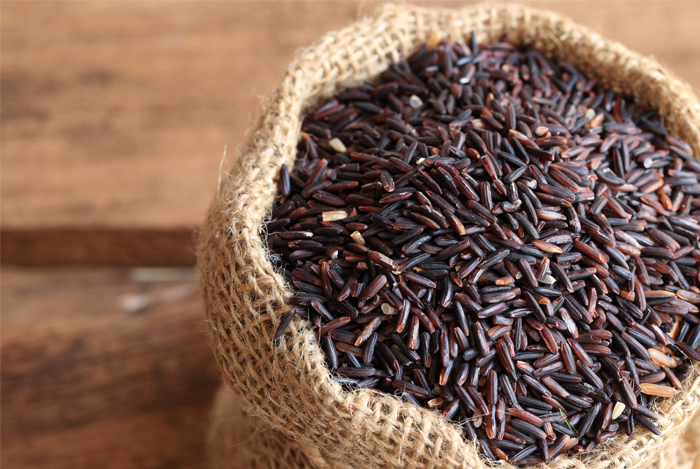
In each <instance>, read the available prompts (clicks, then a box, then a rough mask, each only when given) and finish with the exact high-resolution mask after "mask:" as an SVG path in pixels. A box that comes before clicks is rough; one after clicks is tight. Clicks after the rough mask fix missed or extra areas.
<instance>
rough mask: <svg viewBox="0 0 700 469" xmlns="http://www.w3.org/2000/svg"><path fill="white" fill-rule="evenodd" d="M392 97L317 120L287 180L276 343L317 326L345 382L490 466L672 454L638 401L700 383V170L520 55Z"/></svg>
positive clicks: (629, 117) (649, 116)
mask: <svg viewBox="0 0 700 469" xmlns="http://www.w3.org/2000/svg"><path fill="white" fill-rule="evenodd" d="M532 65H534V66H532ZM380 78H381V83H380V84H379V85H374V86H373V85H369V84H365V85H360V86H358V87H355V88H351V89H349V90H346V91H343V92H342V93H340V94H339V95H338V96H336V98H332V99H330V100H329V101H327V102H326V103H324V104H322V105H321V106H320V107H318V108H317V109H316V110H314V111H313V112H312V113H310V114H309V116H308V117H307V118H306V119H305V121H304V123H303V125H302V137H301V139H300V142H299V145H298V153H299V159H298V160H297V164H296V166H295V167H294V168H293V169H292V170H291V171H290V170H289V169H288V168H287V167H286V166H285V165H282V166H281V167H280V171H279V178H278V180H277V187H278V190H279V193H280V195H281V198H280V200H279V203H278V204H277V205H276V206H275V207H274V208H273V210H272V213H271V219H270V221H269V222H268V224H267V232H268V233H269V236H268V246H269V248H270V250H271V251H272V252H273V253H274V254H273V257H272V258H273V259H274V260H275V262H277V263H279V264H280V272H281V273H283V274H285V275H286V276H287V277H289V278H290V280H291V281H292V283H294V285H295V286H296V288H297V290H298V291H299V293H297V295H296V296H295V297H292V298H290V299H289V303H290V304H291V305H293V309H292V310H290V311H289V312H288V313H286V314H285V315H284V316H283V317H282V320H281V321H280V324H279V326H278V329H277V330H276V334H275V339H278V338H279V337H281V335H282V334H283V333H284V331H285V330H286V328H287V327H288V325H289V323H290V322H291V319H292V318H293V316H294V314H299V315H300V316H305V317H308V318H309V320H310V321H311V322H312V323H313V324H314V325H316V326H318V327H319V329H320V330H319V338H320V340H321V343H322V346H323V350H324V352H325V354H326V358H327V360H328V365H329V368H330V369H332V370H337V371H336V373H337V376H336V380H337V381H338V382H340V383H342V384H343V385H344V386H348V387H350V388H355V389H358V388H368V389H377V390H380V391H384V392H395V393H396V394H397V395H400V396H402V398H403V399H404V400H405V401H407V402H410V403H412V404H414V405H417V406H422V407H430V408H431V409H433V410H434V411H436V412H438V413H440V414H441V415H442V416H443V417H444V418H446V419H447V420H452V421H459V422H461V423H462V428H463V429H464V434H465V437H466V438H468V439H470V440H479V442H480V446H481V448H482V450H483V452H484V454H485V456H486V457H489V458H492V459H504V460H506V459H507V460H509V461H510V462H512V463H515V464H535V463H539V462H544V461H549V460H551V459H553V458H555V457H556V456H558V455H559V454H561V453H562V452H563V451H564V448H570V450H569V451H570V452H572V453H576V452H581V451H587V450H590V449H592V448H594V447H595V446H596V445H597V444H600V443H602V442H604V441H606V440H607V439H609V438H611V437H612V436H613V435H614V434H615V432H616V431H618V430H621V429H622V428H624V429H625V431H626V432H627V433H628V434H631V433H632V432H634V429H635V423H638V424H640V425H641V426H642V427H645V428H647V429H649V430H650V431H651V432H653V433H657V434H658V432H659V430H658V428H657V427H656V426H655V425H654V424H653V423H652V420H655V419H657V418H658V417H657V416H656V414H655V413H653V412H652V411H650V410H649V408H648V406H649V405H650V404H651V402H652V401H653V397H652V396H647V395H646V394H644V393H641V387H640V384H644V383H649V384H660V385H663V386H667V387H675V388H677V389H682V387H683V384H682V379H684V378H685V377H686V376H687V375H688V373H689V371H690V367H689V363H690V360H692V361H700V353H698V352H697V349H698V347H700V315H699V314H698V307H697V306H696V305H698V304H700V289H698V286H699V285H698V284H699V279H698V265H699V261H700V250H698V249H697V244H698V240H700V223H698V221H700V209H698V206H700V200H697V196H698V195H700V184H698V183H697V181H698V179H700V164H698V163H695V161H694V159H693V150H692V148H691V147H690V146H688V145H687V144H685V143H683V142H681V141H679V140H677V139H675V138H673V137H671V136H670V135H668V133H667V132H666V131H665V130H664V129H663V128H662V127H661V126H660V124H659V118H658V116H657V115H656V114H655V113H653V112H646V111H642V110H635V109H636V108H635V106H633V105H631V103H630V101H627V100H625V99H624V98H623V97H621V96H619V95H617V94H615V93H612V92H607V91H605V90H603V89H601V88H600V87H599V86H598V85H596V81H595V80H589V79H587V78H585V77H584V76H583V75H582V74H581V73H580V72H578V71H577V70H575V69H574V68H573V67H571V66H570V65H568V64H560V65H557V64H554V63H552V62H549V61H548V60H547V59H546V58H545V57H544V56H543V55H542V54H541V53H539V52H537V51H534V50H531V49H528V48H516V47H514V46H512V45H511V44H510V43H508V42H507V38H504V40H503V42H501V43H498V44H494V45H481V44H478V43H477V42H476V39H475V36H474V35H472V36H471V41H470V44H469V46H465V45H460V44H449V43H441V44H439V45H437V46H436V47H435V48H434V49H429V48H428V47H427V46H423V47H422V48H420V49H419V51H417V52H416V53H414V54H413V55H412V56H410V57H409V58H408V59H407V61H406V62H404V63H402V64H401V65H398V66H392V67H391V68H390V70H389V71H387V72H385V73H383V74H381V76H380ZM334 139H337V141H336V140H334ZM332 140H334V141H332ZM338 150H343V151H342V152H339V151H338ZM327 220H330V221H327ZM650 350H652V351H651V352H650ZM660 354H661V355H664V356H661V355H660ZM652 356H653V357H652ZM664 357H665V358H664ZM669 357H673V358H674V360H675V361H669ZM652 359H653V360H654V361H652ZM655 362H656V363H655ZM673 363H676V367H675V368H671V367H670V365H672V364H673ZM667 365H669V366H667ZM437 397H439V398H440V399H436V400H433V399H434V398H437ZM619 401H621V402H623V403H625V404H626V406H627V410H626V411H625V412H623V413H622V415H620V416H619V417H618V418H617V419H616V420H612V418H611V416H612V409H613V408H614V405H615V403H616V402H619ZM429 402H430V403H429ZM630 409H634V412H631V411H630ZM574 429H577V430H578V431H575V430H574ZM572 439H573V440H572Z"/></svg>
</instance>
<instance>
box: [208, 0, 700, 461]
mask: <svg viewBox="0 0 700 469" xmlns="http://www.w3.org/2000/svg"><path fill="white" fill-rule="evenodd" d="M472 30H474V31H476V32H477V35H478V38H479V40H481V41H485V42H487V41H493V40H497V39H498V38H499V37H500V36H501V35H502V34H504V33H508V34H509V36H510V38H511V40H513V41H514V42H517V43H528V44H532V45H534V46H535V47H537V48H538V49H541V50H543V51H546V52H547V53H548V54H550V55H551V56H554V57H555V58H557V59H565V60H566V61H567V62H569V63H572V64H573V65H574V66H576V67H578V68H579V69H581V70H583V71H584V72H586V73H588V74H591V75H595V76H597V77H599V78H600V80H601V81H602V83H604V84H605V85H607V86H608V87H610V88H612V89H614V90H616V91H624V92H626V93H633V94H634V95H635V96H636V97H637V98H638V99H639V100H641V101H644V102H646V103H647V104H649V105H651V106H653V107H655V108H657V109H659V111H660V113H661V115H662V116H663V117H664V119H665V125H666V126H667V128H669V129H670V131H671V132H672V133H673V134H675V135H676V136H677V137H680V138H682V139H683V140H685V141H686V142H688V143H690V144H691V145H692V146H693V148H694V149H695V152H696V154H700V129H699V127H698V126H699V123H700V105H699V104H698V101H697V98H696V97H695V96H694V95H693V93H692V91H691V89H690V88H689V87H688V86H687V85H686V84H684V83H683V82H681V81H680V80H679V79H678V78H676V77H675V75H673V74H672V73H670V72H668V71H667V70H665V69H664V68H663V67H661V66H660V65H659V64H658V63H657V62H655V61H654V60H652V59H649V58H646V57H643V56H641V55H639V54H636V53H634V52H631V51H629V50H628V49H626V48H625V47H623V46H622V45H620V44H617V43H614V42H611V41H607V40H605V39H603V38H601V37H600V36H599V35H597V34H595V33H594V32H592V31H590V30H589V29H587V28H584V27H581V26H579V25H576V24H575V23H573V22H572V21H570V20H568V19H565V18H562V17H560V16H558V15H556V14H554V13H550V12H544V11H539V10H534V9H530V8H526V7H523V6H519V5H498V4H482V5H477V6H473V7H469V8H465V9H461V10H443V9H424V8H418V7H414V6H410V5H402V6H385V7H383V8H381V9H379V10H378V12H377V13H376V15H375V16H373V17H371V18H367V19H364V20H362V21H359V22H357V23H355V24H353V25H351V26H349V27H347V28H345V29H343V30H341V31H338V32H334V33H330V34H327V35H326V36H324V37H323V38H322V39H321V40H319V41H318V42H317V43H315V44H313V45H312V46H310V47H309V48H307V49H305V50H303V51H301V52H300V53H299V55H298V57H297V58H296V59H295V60H294V61H293V62H292V63H291V65H290V66H289V68H288V70H287V72H286V75H285V77H284V79H283V81H282V83H281V84H280V86H279V87H277V89H276V90H275V91H274V92H273V94H272V96H271V98H270V99H269V100H268V101H267V103H266V104H265V105H264V107H263V110H262V118H261V120H260V122H259V123H258V125H257V126H256V128H255V130H254V132H253V133H252V135H251V138H250V140H249V142H248V143H247V145H246V146H245V148H244V149H243V151H242V155H241V156H240V157H239V158H238V159H237V161H236V163H235V164H234V166H233V168H232V169H231V171H230V172H229V176H228V178H227V179H226V180H225V181H224V182H223V184H222V185H221V187H220V188H219V191H218V193H217V195H216V199H215V201H214V203H213V204H212V207H211V209H210V211H209V214H208V218H207V220H206V223H205V225H204V227H203V229H202V233H201V238H200V242H199V248H198V251H199V272H200V275H201V281H202V286H203V290H204V296H205V299H206V311H207V316H208V322H207V324H208V340H209V343H210V345H211V348H212V351H213V353H214V356H215V358H216V360H217V362H218V365H219V368H220V370H221V373H222V375H223V377H224V380H225V381H226V383H227V384H228V385H229V386H230V387H231V388H232V389H233V390H234V391H235V392H236V393H237V394H238V395H239V396H240V401H241V404H242V407H243V408H244V410H246V411H247V412H249V413H251V414H252V415H254V416H256V417H258V418H260V419H261V420H262V421H263V422H264V423H265V424H266V425H268V426H269V427H270V428H273V429H275V430H277V431H278V432H279V433H280V434H282V435H284V436H285V437H287V438H289V439H292V440H295V441H296V442H297V443H298V446H299V448H301V449H302V451H304V452H305V454H314V455H318V458H316V460H317V461H322V463H321V464H327V465H334V464H338V463H342V464H343V465H346V466H347V467H355V468H367V467H387V468H391V467H411V468H434V467H445V468H453V467H461V468H467V467H469V468H485V467H487V466H490V465H491V463H488V462H486V461H485V460H484V459H483V458H482V457H481V456H480V455H479V453H478V452H477V451H476V449H475V447H474V446H473V445H472V444H471V443H466V442H465V441H464V440H463V439H462V437H461V436H460V435H459V433H458V432H457V430H456V429H455V427H454V426H452V425H449V424H447V423H446V422H445V421H444V420H442V419H441V418H440V417H439V416H437V415H435V414H433V413H430V412H428V411H426V410H424V409H419V408H416V407H414V406H412V405H409V404H407V403H405V402H402V401H400V400H399V399H397V398H395V397H392V396H389V395H386V394H380V393H377V392H373V391H369V390H362V391H357V392H348V391H345V390H343V389H342V388H341V386H340V385H338V384H337V383H335V382H334V381H333V380H332V378H331V376H330V373H329V370H328V368H327V367H326V366H325V365H324V359H323V352H322V351H321V348H320V347H319V345H318V341H317V339H316V338H315V336H314V332H313V330H312V329H311V327H310V326H309V324H308V323H307V322H306V321H304V320H301V319H295V320H294V321H293V322H292V324H291V326H290V328H289V330H288V332H287V333H286V334H285V335H284V337H283V338H282V339H280V340H278V341H277V342H275V343H273V341H272V337H273V335H274V332H275V329H276V327H277V325H278V324H279V320H280V319H281V317H282V315H283V314H284V312H285V311H287V310H288V308H289V307H288V306H287V305H286V304H285V298H287V297H288V296H289V295H290V294H291V291H290V289H289V288H288V286H287V285H286V284H285V282H284V280H283V278H282V277H281V276H280V275H278V274H277V273H276V272H275V269H274V268H273V266H272V265H271V264H270V263H269V262H268V261H267V260H266V259H267V258H266V250H265V247H264V246H263V243H262V241H261V237H260V236H261V234H262V231H263V228H262V227H263V221H264V219H265V217H266V215H267V214H268V213H269V211H270V209H271V207H272V204H273V202H274V200H275V196H276V185H275V183H274V179H275V176H276V174H277V171H278V168H279V166H280V165H281V164H282V163H286V164H287V165H292V164H293V163H294V159H295V156H296V143H297V140H298V138H299V129H300V125H301V119H302V116H303V113H304V112H305V110H306V109H308V108H309V107H310V106H311V105H313V104H315V103H317V102H318V101H319V100H320V99H321V98H323V97H328V96H331V95H333V94H334V93H336V92H338V91H339V90H341V89H343V88H345V87H348V86H352V85H356V84H358V83H360V82H363V81H366V80H370V79H372V78H373V77H375V76H377V75H378V74H379V72H381V71H382V70H383V69H385V68H386V67H387V65H388V64H389V63H390V62H394V61H398V60H400V59H401V58H402V57H405V56H406V55H407V54H409V53H410V52H411V51H412V50H413V49H414V48H415V47H416V46H418V45H419V44H421V43H423V42H426V41H428V40H429V39H430V40H431V41H435V40H438V39H449V40H452V41H463V40H464V37H465V34H468V33H469V32H470V31H472ZM699 371H700V367H696V369H695V370H694V372H693V373H691V375H690V376H689V378H688V379H687V380H686V381H685V383H684V385H685V389H684V390H683V391H682V392H679V393H678V394H677V395H676V396H675V397H674V398H673V399H671V400H668V401H666V402H664V403H663V404H662V406H660V407H659V408H658V409H657V410H658V412H659V413H660V415H661V418H660V420H659V422H658V426H659V428H660V429H661V431H662V435H661V436H660V437H655V436H653V435H652V434H651V433H649V432H648V431H646V430H644V429H642V428H639V429H638V431H637V432H636V433H635V435H634V436H632V437H627V436H625V435H619V436H617V437H615V438H614V439H612V440H611V441H609V442H608V443H607V444H605V445H603V446H602V447H600V448H598V449H597V450H595V451H593V452H590V453H587V454H584V455H580V456H578V457H569V458H567V457H559V458H558V459H557V460H556V461H554V462H551V463H550V464H549V467H552V468H569V467H577V468H584V467H589V468H595V469H603V468H608V467H618V468H623V467H624V468H641V467H647V466H649V465H650V464H651V463H652V462H653V461H655V460H656V459H657V458H658V456H659V454H660V452H661V450H662V449H663V448H664V447H665V446H666V445H667V444H668V443H669V442H671V441H675V440H676V439H677V437H678V435H679V434H681V433H682V432H683V431H685V429H686V427H687V426H688V424H689V422H690V421H691V419H692V417H693V415H694V414H695V412H696V410H697V409H698V406H699V405H700V373H699ZM500 464H501V465H507V464H506V463H500ZM317 465H319V464H317Z"/></svg>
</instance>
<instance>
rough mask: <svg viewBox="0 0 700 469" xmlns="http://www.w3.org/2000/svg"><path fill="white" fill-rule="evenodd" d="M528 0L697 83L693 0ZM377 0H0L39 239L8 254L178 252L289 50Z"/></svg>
mask: <svg viewBox="0 0 700 469" xmlns="http://www.w3.org/2000/svg"><path fill="white" fill-rule="evenodd" d="M528 3H529V4H531V5H533V6H537V7H541V8H551V9H552V10H556V11H559V12H562V13H564V14H566V15H569V16H571V17H572V18H573V19H575V20H576V21H579V22H580V23H582V24H586V25H589V26H591V27H593V29H595V30H597V31H599V32H600V33H602V34H603V35H604V36H607V37H609V38H612V39H616V40H619V41H621V42H623V43H624V44H626V45H627V46H629V47H631V48H632V49H636V50H638V51H640V52H643V53H646V54H651V55H654V56H656V57H657V58H658V59H660V60H661V61H662V62H663V63H665V64H667V65H668V66H669V67H670V68H672V69H673V70H675V71H676V72H677V73H678V74H680V75H681V76H682V77H683V78H685V79H686V80H688V81H689V82H690V83H691V84H692V85H693V86H694V87H695V88H698V87H699V86H700V28H697V25H696V18H697V17H698V16H699V15H700V3H699V2H685V1H615V2H610V1H569V2H556V1H532V2H528ZM378 4H379V3H378V2H375V1H367V2H364V1H359V0H358V1H340V2H317V1H300V2H179V1H169V0H167V1H145V2H99V1H93V2H3V3H2V15H1V17H0V35H1V38H0V39H1V40H0V48H1V49H0V67H2V77H1V79H2V89H3V99H2V102H1V103H0V113H1V117H2V127H1V129H0V151H1V152H2V156H3V171H2V174H1V175H0V183H1V186H2V189H1V190H2V200H1V204H2V205H1V209H2V222H3V223H2V225H3V227H2V229H3V233H2V234H3V236H4V235H5V230H14V231H12V232H13V233H19V232H20V230H32V231H33V234H32V237H33V238H32V239H34V240H38V242H27V243H24V244H22V243H19V242H17V243H14V244H13V248H12V250H11V251H7V250H3V253H2V257H3V260H4V261H7V260H10V261H12V262H16V263H22V262H23V261H26V262H30V263H34V262H37V261H41V259H42V258H45V259H46V261H47V262H48V261H54V262H56V261H57V260H61V261H63V259H65V260H69V261H71V260H72V261H74V262H89V261H91V260H92V259H95V260H96V262H102V261H103V260H104V258H105V257H104V252H103V251H102V250H101V249H102V248H101V247H99V246H103V245H105V244H106V245H113V244H117V243H118V242H119V240H120V238H121V233H122V232H121V231H119V230H134V233H135V232H139V233H142V234H143V236H140V237H133V238H130V239H131V240H132V241H131V242H133V243H134V244H139V243H146V244H147V243H148V240H149V236H150V232H151V231H155V230H163V231H162V232H161V233H169V232H171V231H172V232H174V233H175V235H174V236H173V238H172V240H171V242H169V243H167V244H169V245H171V246H173V248H174V249H175V252H174V254H173V257H174V258H177V259H182V258H183V257H182V252H183V250H184V251H186V250H187V249H188V248H187V247H186V246H185V245H184V244H182V243H183V240H182V236H181V234H182V231H183V230H193V229H194V228H196V227H197V226H199V225H200V223H201V221H202V219H203V217H204V214H205V211H206V207H207V205H208V204H209V201H210V200H211V197H212V195H213V193H214V191H215V189H216V186H217V181H218V174H219V166H220V164H221V163H222V156H223V154H224V148H227V153H226V158H225V161H224V162H223V167H224V169H225V168H226V167H228V166H229V165H230V164H231V162H232V160H233V159H234V158H235V156H236V154H237V152H236V149H237V148H240V146H241V145H242V143H243V141H244V138H245V132H246V130H247V129H248V128H249V126H250V123H251V122H252V120H253V116H254V114H255V109H256V106H257V103H258V102H259V99H260V97H261V96H264V95H266V94H267V93H268V92H269V91H270V90H271V89H272V88H273V87H274V86H275V85H276V84H277V83H278V82H279V80H280V78H281V76H282V73H283V72H284V70H285V68H286V66H287V64H288V63H289V62H290V60H291V59H292V57H293V55H294V52H295V51H296V50H297V49H298V48H299V47H302V46H304V45H307V44H309V43H311V42H312V41H313V40H314V39H316V38H318V37H320V36H321V35H322V34H323V33H325V32H326V31H329V30H332V29H337V28H340V27H342V26H345V25H347V24H349V23H350V22H351V21H353V20H354V19H355V18H356V17H357V16H358V15H361V14H362V13H366V12H371V11H372V10H373V9H374V8H375V7H376V6H377V5H378ZM426 4H429V5H433V6H440V5H447V6H460V5H463V4H464V3H463V2H429V3H426ZM68 228H69V229H74V228H79V229H85V230H97V229H100V230H104V235H105V236H109V233H111V232H113V233H114V234H113V235H112V236H111V239H108V240H106V241H105V242H103V243H98V244H97V246H98V247H97V248H94V247H90V249H89V250H88V248H87V247H86V248H85V250H84V251H83V252H82V253H80V250H79V249H76V250H67V251H66V253H65V256H66V258H57V257H51V254H52V253H55V252H56V250H57V248H59V247H60V245H59V244H57V243H55V242H53V241H52V239H51V236H53V234H54V233H56V231H55V230H59V229H68ZM112 230H113V231H112ZM8 232H9V231H8ZM178 243H180V244H178ZM42 244H45V245H47V246H49V247H50V249H44V250H41V248H40V246H41V245H42ZM75 244H78V245H79V244H81V243H80V242H79V241H76V242H75ZM86 246H92V245H90V244H89V243H87V244H86ZM132 250H133V251H135V252H136V251H138V249H137V248H134V249H132ZM143 252H145V251H143ZM72 255H74V256H75V257H69V256H72ZM45 256H48V257H45ZM54 256H55V254H54ZM134 262H136V263H137V264H139V263H144V262H145V261H142V260H139V259H135V260H134ZM189 262H191V257H190V261H189Z"/></svg>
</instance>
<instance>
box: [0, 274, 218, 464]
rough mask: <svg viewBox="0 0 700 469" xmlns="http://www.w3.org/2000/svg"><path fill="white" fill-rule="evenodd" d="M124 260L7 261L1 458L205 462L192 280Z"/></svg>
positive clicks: (207, 389) (205, 401)
mask: <svg viewBox="0 0 700 469" xmlns="http://www.w3.org/2000/svg"><path fill="white" fill-rule="evenodd" d="M130 272H132V271H129V270H126V269H118V268H101V269H95V268H79V269H75V268H58V269H46V268H45V269H27V268H7V267H6V268H3V272H2V289H1V290H0V291H1V293H2V297H1V301H2V323H3V324H2V331H1V335H0V337H1V342H2V346H1V348H0V353H1V354H2V358H3V363H2V370H1V373H0V376H1V378H0V380H1V386H2V392H1V396H0V404H1V405H2V415H1V420H0V422H1V424H2V435H1V439H0V444H1V446H2V453H1V455H0V463H1V465H2V467H4V468H8V469H9V468H18V469H19V468H32V469H40V468H63V467H65V468H74V469H75V468H95V467H108V468H157V467H178V468H203V467H205V462H204V436H205V433H206V429H207V426H208V413H209V408H210V407H211V404H212V399H213V396H214V391H215V388H216V386H217V384H218V382H219V378H218V373H217V371H216V369H215V365H214V361H213V359H212V358H211V356H210V354H209V350H208V347H207V345H206V343H205V339H204V336H203V334H202V333H201V328H202V325H201V324H198V323H200V322H201V321H202V320H203V319H202V318H203V315H202V301H201V298H200V295H199V291H198V287H197V285H196V283H195V282H194V281H192V280H189V281H172V282H141V281H136V280H133V279H131V278H130ZM139 272H141V271H139ZM148 272H149V271H147V273H148ZM168 272H169V271H166V273H168ZM175 273H176V274H178V271H175ZM156 274H157V275H160V276H162V272H161V271H156ZM141 275H142V276H143V272H141ZM190 275H192V272H190Z"/></svg>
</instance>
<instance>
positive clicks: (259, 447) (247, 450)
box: [207, 386, 700, 469]
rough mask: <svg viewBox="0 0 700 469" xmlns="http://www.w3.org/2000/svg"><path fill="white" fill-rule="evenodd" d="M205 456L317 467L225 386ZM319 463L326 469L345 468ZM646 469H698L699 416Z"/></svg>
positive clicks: (227, 463)
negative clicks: (250, 413) (248, 411)
mask: <svg viewBox="0 0 700 469" xmlns="http://www.w3.org/2000/svg"><path fill="white" fill-rule="evenodd" d="M207 455H208V459H209V465H210V467H211V468H212V469H239V468H252V469H309V468H313V467H319V460H318V455H317V454H310V455H309V456H308V457H307V456H306V455H304V454H303V451H302V450H301V449H300V447H299V444H298V443H297V442H295V441H292V440H289V439H288V438H286V437H285V436H284V435H282V434H280V433H279V432H277V431H275V430H272V429H271V428H269V427H267V426H266V425H264V424H263V423H262V421H261V420H260V419H258V418H255V417H249V416H247V415H246V414H245V413H244V412H243V410H242V409H241V408H240V406H239V404H238V396H237V395H236V394H234V393H233V391H231V390H230V389H228V388H226V387H225V386H222V387H221V389H219V392H218V393H217V397H216V401H215V403H214V407H213V409H212V416H211V426H210V431H209V435H208V441H207ZM312 461H314V462H315V463H316V464H314V463H312ZM320 464H321V467H328V468H329V469H344V468H345V467H347V466H344V465H342V464H341V465H337V466H335V467H332V468H331V466H328V465H326V466H323V462H320ZM649 469H700V415H696V416H695V418H694V419H693V421H692V422H691V423H690V425H689V426H688V430H687V431H686V432H685V433H684V434H683V435H680V436H678V437H676V439H675V440H671V441H669V442H668V444H667V445H666V447H665V448H664V449H663V450H662V451H661V456H660V457H659V459H658V460H657V461H656V462H655V463H654V464H652V465H651V466H650V468H649Z"/></svg>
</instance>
